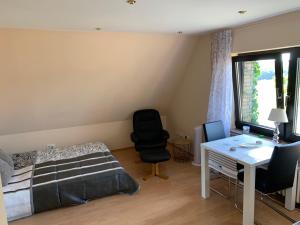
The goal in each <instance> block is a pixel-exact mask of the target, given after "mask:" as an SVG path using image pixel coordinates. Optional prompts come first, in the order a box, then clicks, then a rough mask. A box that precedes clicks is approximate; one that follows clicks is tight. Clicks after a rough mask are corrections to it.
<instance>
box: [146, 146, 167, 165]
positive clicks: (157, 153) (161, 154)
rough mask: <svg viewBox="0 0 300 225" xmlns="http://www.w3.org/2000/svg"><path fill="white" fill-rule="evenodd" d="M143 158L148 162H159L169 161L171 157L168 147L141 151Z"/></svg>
mask: <svg viewBox="0 0 300 225" xmlns="http://www.w3.org/2000/svg"><path fill="white" fill-rule="evenodd" d="M140 156H141V159H142V160H143V161H144V162H147V163H159V162H164V161H168V160H169V159H170V158H171V155H170V153H169V152H168V151H167V150H166V149H157V150H156V149H151V150H150V149H149V150H144V151H141V152H140Z"/></svg>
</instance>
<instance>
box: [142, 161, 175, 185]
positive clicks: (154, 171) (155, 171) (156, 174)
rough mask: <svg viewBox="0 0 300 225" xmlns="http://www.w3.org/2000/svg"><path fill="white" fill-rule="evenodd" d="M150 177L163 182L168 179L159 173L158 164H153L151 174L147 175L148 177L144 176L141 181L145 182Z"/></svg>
mask: <svg viewBox="0 0 300 225" xmlns="http://www.w3.org/2000/svg"><path fill="white" fill-rule="evenodd" d="M151 177H159V178H161V179H164V180H167V179H169V177H168V176H166V175H163V174H160V173H159V164H158V163H153V164H152V173H151V174H149V175H146V176H144V177H143V180H144V181H146V180H148V179H149V178H151Z"/></svg>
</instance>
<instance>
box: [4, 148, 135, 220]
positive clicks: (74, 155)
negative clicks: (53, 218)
mask: <svg viewBox="0 0 300 225" xmlns="http://www.w3.org/2000/svg"><path fill="white" fill-rule="evenodd" d="M19 158H20V157H18V155H17V156H15V157H14V161H15V162H17V165H15V168H18V169H16V170H14V172H13V176H12V177H11V178H10V180H9V183H8V185H6V186H4V187H3V193H4V203H5V207H6V211H7V217H8V220H9V221H12V220H16V219H20V218H23V217H27V216H30V215H32V214H34V213H40V212H44V211H47V210H52V209H57V208H60V207H66V206H72V205H79V204H83V203H86V202H88V201H89V200H93V199H97V198H101V197H105V196H110V195H114V194H119V193H127V194H134V193H136V192H137V191H138V190H139V185H138V184H137V182H136V181H135V180H134V179H133V178H132V177H130V176H129V174H128V173H127V172H126V171H125V170H124V168H123V167H122V166H121V165H120V163H119V162H118V160H116V158H115V157H114V156H113V155H112V154H111V152H110V150H109V149H108V148H107V147H106V145H105V144H103V143H99V142H98V143H87V144H83V145H74V146H70V147H67V148H64V149H54V150H48V151H38V152H36V153H35V154H34V157H29V158H30V160H32V158H34V160H32V161H33V162H32V164H33V165H28V164H30V163H28V162H27V163H25V164H24V165H21V166H20V162H18V159H19ZM20 161H22V160H20ZM23 161H24V160H23Z"/></svg>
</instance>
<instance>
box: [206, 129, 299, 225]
mask: <svg viewBox="0 0 300 225" xmlns="http://www.w3.org/2000/svg"><path fill="white" fill-rule="evenodd" d="M258 140H259V141H261V142H262V144H261V145H259V146H258V147H256V148H241V147H238V145H239V144H245V143H255V142H256V141H258ZM231 147H238V148H237V149H236V150H235V151H230V148H231ZM273 149H274V143H273V142H271V141H268V140H265V139H261V138H257V137H253V136H250V135H238V136H234V137H229V138H225V139H220V140H217V141H211V142H206V143H202V144H201V188H202V189H201V190H202V197H203V198H209V194H210V193H209V182H210V177H209V176H210V173H209V167H208V151H213V152H215V153H218V154H221V155H224V156H227V157H229V158H231V159H233V160H235V161H237V162H239V163H240V164H242V165H244V196H243V225H253V224H254V203H255V172H256V167H257V166H260V165H263V164H266V163H268V162H269V161H270V158H271V155H272V153H273ZM295 177H296V176H295ZM295 196H296V188H295V182H294V187H293V188H290V189H287V190H286V198H285V199H286V202H285V206H286V208H288V209H290V210H293V209H294V208H295Z"/></svg>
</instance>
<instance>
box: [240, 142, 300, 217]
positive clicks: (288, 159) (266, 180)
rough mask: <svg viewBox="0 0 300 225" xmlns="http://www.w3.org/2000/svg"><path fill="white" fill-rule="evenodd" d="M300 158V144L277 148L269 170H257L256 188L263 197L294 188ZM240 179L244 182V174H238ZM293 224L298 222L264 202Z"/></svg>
mask: <svg viewBox="0 0 300 225" xmlns="http://www.w3.org/2000/svg"><path fill="white" fill-rule="evenodd" d="M299 156H300V142H295V143H293V144H287V145H281V146H275V147H274V151H273V154H272V157H271V159H270V163H269V166H268V168H267V169H263V168H257V169H256V179H255V188H256V190H257V191H259V192H260V193H261V194H262V196H263V195H268V194H271V193H274V192H277V191H281V190H284V189H287V188H291V187H293V184H294V178H295V171H296V166H297V162H298V159H299ZM238 179H239V180H240V181H242V182H243V181H244V172H243V171H242V172H239V173H238ZM263 203H265V204H266V205H268V206H269V207H271V208H272V209H273V210H275V211H276V212H277V213H279V214H280V215H282V216H284V217H285V218H287V219H288V220H290V221H291V222H293V223H294V222H296V221H295V220H293V219H292V218H290V217H289V216H287V215H286V214H284V213H283V212H281V211H279V210H278V209H276V208H274V207H273V206H271V205H270V204H268V203H266V202H265V201H263Z"/></svg>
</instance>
